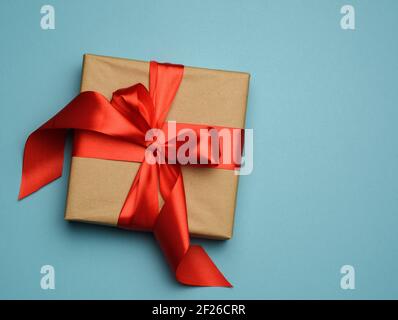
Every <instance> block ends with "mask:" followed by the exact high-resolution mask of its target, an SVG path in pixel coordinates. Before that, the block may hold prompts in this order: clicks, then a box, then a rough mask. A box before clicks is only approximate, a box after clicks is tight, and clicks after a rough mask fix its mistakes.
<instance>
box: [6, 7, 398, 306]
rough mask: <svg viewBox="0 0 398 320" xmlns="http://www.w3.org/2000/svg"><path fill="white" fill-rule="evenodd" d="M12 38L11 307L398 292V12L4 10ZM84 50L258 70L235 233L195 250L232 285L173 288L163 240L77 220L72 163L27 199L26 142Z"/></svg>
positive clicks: (75, 71)
mask: <svg viewBox="0 0 398 320" xmlns="http://www.w3.org/2000/svg"><path fill="white" fill-rule="evenodd" d="M44 4H51V5H53V6H54V7H55V11H56V30H50V31H44V30H41V28H40V19H41V14H40V8H41V6H42V5H44ZM344 4H352V5H354V7H355V9H356V30H355V31H345V30H342V29H341V28H340V19H341V16H342V15H341V14H340V8H341V7H342V6H343V5H344ZM0 27H1V28H0V36H1V44H0V49H1V50H0V97H1V102H0V115H1V117H0V120H1V126H0V132H1V135H0V139H1V140H0V141H1V157H0V170H1V184H0V188H1V194H0V205H1V206H0V297H1V298H29V299H30V298H38V299H48V298H56V299H64V298H132V299H136V298H148V299H150V298H152V299H155V298H176V299H180V298H181V299H202V298H221V299H224V298H225V299H231V298H253V299H257V298H262V299H295V298H300V299H301V298H303V299H317V298H318V299H325V298H336V299H353V298H354V299H360V298H376V299H378V298H398V254H397V240H398V235H397V226H398V195H397V190H398V161H397V160H398V148H397V147H398V142H397V135H398V125H397V120H398V108H397V103H398V88H397V74H398V73H397V71H398V60H397V58H398V43H397V32H398V2H397V1H393V0H391V1H376V0H373V1H370V0H369V1H366V0H361V1H354V0H344V1H326V0H324V1H319V0H306V1H281V0H273V1H264V0H259V1H226V0H225V1H214V0H206V1H203V0H201V1H182V0H181V1H128V0H123V1H122V0H119V1H114V0H113V1H99V0H95V1H94V0H85V1H81V0H73V1H71V0H68V1H60V0H58V1H56V0H49V1H33V0H30V1H25V0H12V1H11V0H3V1H1V3H0ZM84 53H95V54H102V55H110V56H118V57H130V58H135V59H141V60H150V59H157V60H159V61H169V62H178V63H182V64H186V65H192V66H202V67H208V68H217V69H227V70H228V69H229V70H240V71H247V72H250V73H251V75H252V78H251V84H250V96H249V105H248V114H247V127H248V128H254V130H255V159H254V160H255V163H254V172H253V174H252V175H250V176H244V177H242V178H241V180H240V185H239V193H238V202H237V209H236V223H235V233H234V237H233V239H232V240H230V241H227V242H214V241H199V242H200V243H201V244H203V245H204V246H205V248H206V249H207V251H208V252H209V254H210V255H211V256H212V257H213V259H214V261H215V262H216V263H217V264H218V266H219V267H220V269H222V270H223V272H224V273H225V274H226V275H227V277H228V279H230V280H231V282H232V283H233V284H234V286H235V287H234V288H233V289H226V288H188V287H184V286H180V285H178V284H177V283H176V282H175V281H174V278H173V277H172V275H171V273H170V272H169V269H168V267H167V266H166V263H165V261H164V259H163V256H162V254H161V252H160V250H159V249H158V247H157V244H156V243H155V241H154V240H153V238H152V237H151V235H150V234H142V233H132V232H126V231H121V230H117V229H112V228H107V227H101V226H94V225H85V224H79V223H68V222H66V221H64V220H63V214H64V208H65V196H66V191H67V180H68V174H69V172H68V170H69V164H67V165H66V170H65V171H64V176H63V177H62V178H61V179H59V180H57V181H56V182H54V183H52V184H51V185H49V186H47V187H45V188H44V189H42V190H41V191H40V192H38V193H36V194H34V195H33V196H31V197H29V198H27V199H25V200H23V201H21V202H18V201H17V194H18V189H19V181H20V173H21V165H22V163H21V162H22V150H23V145H24V141H25V138H26V137H27V135H28V133H29V132H31V131H32V130H34V129H35V128H37V127H38V126H39V125H40V124H41V123H43V122H44V121H46V120H47V119H48V118H49V117H50V116H52V115H53V114H54V113H56V112H57V111H58V110H59V109H60V108H61V107H62V106H64V105H65V104H66V103H67V102H68V101H69V100H70V99H71V98H72V97H73V96H74V95H76V94H77V93H78V91H79V85H80V72H81V62H82V55H83V54H84ZM69 151H70V147H69ZM45 264H51V265H53V266H54V267H55V271H56V289H55V290H47V291H45V290H42V289H41V288H40V279H41V276H42V275H41V274H40V268H41V266H42V265H45ZM345 264H350V265H353V266H354V267H355V270H356V289H355V290H342V289H341V288H340V278H341V277H342V275H341V274H340V267H341V266H342V265H345Z"/></svg>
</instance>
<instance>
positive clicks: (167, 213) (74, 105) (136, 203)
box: [19, 62, 231, 287]
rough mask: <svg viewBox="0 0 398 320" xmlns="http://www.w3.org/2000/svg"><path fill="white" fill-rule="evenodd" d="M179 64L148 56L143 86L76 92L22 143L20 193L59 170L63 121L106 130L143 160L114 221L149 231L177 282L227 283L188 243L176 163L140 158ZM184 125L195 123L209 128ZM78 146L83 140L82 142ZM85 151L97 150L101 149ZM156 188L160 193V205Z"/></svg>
mask: <svg viewBox="0 0 398 320" xmlns="http://www.w3.org/2000/svg"><path fill="white" fill-rule="evenodd" d="M183 72H184V67H183V66H182V65H171V64H159V63H156V62H151V63H150V73H149V74H150V84H149V92H148V90H147V89H146V88H145V87H144V86H143V85H142V84H136V85H134V86H132V87H129V88H126V89H120V90H117V91H116V92H114V94H113V97H112V100H111V101H110V102H109V101H108V100H107V99H106V98H105V97H104V96H102V95H101V94H100V93H98V92H93V91H87V92H83V93H81V94H79V95H78V96H77V97H76V98H75V99H74V100H72V101H71V102H70V103H69V104H68V105H67V106H66V107H65V108H63V109H62V110H61V111H60V112H59V113H58V114H56V115H55V116H54V117H53V118H51V119H50V120H49V121H47V122H46V123H45V124H44V125H42V126H41V127H40V128H39V129H37V130H36V131H34V132H33V133H32V134H31V135H30V136H29V138H28V140H27V142H26V144H25V150H24V160H23V170H22V181H21V188H20V194H19V199H22V198H24V197H26V196H28V195H30V194H31V193H33V192H35V191H36V190H38V189H40V188H41V187H43V186H45V185H46V184H48V183H50V182H51V181H53V180H55V179H57V178H59V177H60V176H61V175H62V166H63V158H64V146H65V138H66V134H67V131H68V129H77V130H84V132H92V133H93V134H94V135H98V133H100V134H101V136H103V135H105V136H103V137H105V138H109V139H114V140H115V139H116V140H117V141H119V143H124V144H128V145H129V146H130V147H131V146H134V155H133V158H134V159H135V161H140V162H142V163H141V166H140V168H139V171H138V173H137V175H136V177H135V179H134V181H133V184H132V186H131V188H130V191H129V193H128V196H127V198H126V200H125V203H124V206H123V208H122V211H121V213H120V216H119V220H118V226H119V227H122V228H127V229H134V230H147V231H152V232H153V233H154V235H155V237H156V239H157V240H158V242H159V244H160V247H161V248H162V250H163V252H164V254H165V256H166V258H167V260H168V261H169V263H170V265H171V267H172V269H173V271H174V272H175V276H176V279H177V280H178V281H179V282H181V283H183V284H186V285H194V286H223V287H231V284H230V283H229V282H228V281H227V280H226V279H225V277H224V276H223V275H222V273H221V272H220V271H219V270H218V269H217V267H216V266H215V264H214V263H213V262H212V261H211V259H210V257H209V256H208V255H207V254H206V252H205V251H204V250H203V248H202V247H200V246H197V245H191V244H190V239H189V233H188V221H187V209H186V202H185V193H184V184H183V177H182V173H181V167H180V164H178V163H177V164H169V163H165V164H159V163H156V164H149V163H148V162H147V161H144V153H145V149H146V147H147V146H148V142H147V141H145V134H146V132H147V131H148V130H150V129H152V128H164V126H165V119H166V116H167V113H168V111H169V109H170V106H171V103H172V101H173V99H174V97H175V95H176V93H177V90H178V88H179V85H180V83H181V80H182V77H183ZM179 125H181V124H179ZM182 126H183V127H185V128H190V129H193V130H195V131H198V129H199V128H207V126H200V125H185V124H184V125H182ZM98 136H99V135H98ZM167 143H170V142H167ZM167 143H166V145H167ZM80 149H84V148H83V147H82V146H81V147H80ZM94 149H95V150H97V148H94ZM111 149H112V152H114V153H115V155H114V156H113V158H114V159H120V158H125V157H126V156H120V150H119V151H117V149H118V148H117V146H116V145H115V146H111ZM108 151H109V150H108ZM86 152H88V153H90V152H91V153H97V154H98V153H99V154H101V152H102V151H98V150H97V151H93V150H91V151H90V150H88V151H87V150H86ZM112 152H111V153H112ZM83 153H84V152H83ZM118 153H119V154H118ZM199 156H200V155H199ZM127 158H129V157H128V156H127ZM158 190H160V194H161V195H162V198H163V200H164V205H163V206H162V208H161V209H160V208H159V202H158Z"/></svg>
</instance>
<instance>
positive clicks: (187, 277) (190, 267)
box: [176, 245, 232, 288]
mask: <svg viewBox="0 0 398 320" xmlns="http://www.w3.org/2000/svg"><path fill="white" fill-rule="evenodd" d="M176 278H177V280H178V281H179V282H180V283H182V284H184V285H189V286H200V287H227V288H232V284H231V283H230V282H229V281H228V280H227V279H226V278H225V277H224V275H223V274H222V273H221V272H220V271H219V270H218V268H217V267H216V265H215V264H214V263H213V261H211V259H210V257H209V256H208V255H207V253H206V252H205V251H204V250H203V248H202V247H200V246H196V245H195V246H190V247H189V249H188V251H187V253H186V254H185V256H184V257H183V259H182V260H181V262H180V264H179V265H178V267H177V270H176Z"/></svg>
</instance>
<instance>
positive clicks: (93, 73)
mask: <svg viewBox="0 0 398 320" xmlns="http://www.w3.org/2000/svg"><path fill="white" fill-rule="evenodd" d="M249 78H250V75H249V74H248V73H243V72H231V71H221V70H210V69H203V68H194V67H187V66H185V68H184V76H183V80H182V82H181V85H180V88H179V89H178V92H177V94H176V97H175V99H174V101H173V103H172V105H171V109H170V111H169V113H168V115H167V119H166V120H168V121H176V122H177V123H192V124H207V125H210V126H222V127H232V128H244V125H245V114H246V104H247V96H248V87H249ZM148 80H149V62H143V61H136V60H128V59H121V58H112V57H104V56H97V55H91V54H86V55H85V56H84V60H83V73H82V82H81V91H82V92H83V91H97V92H100V93H102V94H103V95H104V96H105V97H106V98H108V99H110V98H111V97H112V93H113V92H114V91H115V90H117V89H120V88H125V87H129V86H131V85H133V84H136V83H142V84H143V85H145V86H146V87H147V88H148ZM90 138H91V137H90V135H88V134H86V133H85V132H80V131H77V132H75V137H74V139H75V142H78V141H77V140H79V139H80V141H84V140H87V139H90ZM139 166H140V163H139V162H129V161H115V160H104V159H96V158H83V157H77V156H73V157H72V163H71V170H70V178H69V190H68V197H67V205H66V213H65V219H67V220H74V221H81V222H88V223H97V224H105V225H110V226H117V222H118V217H119V214H120V212H121V209H122V207H123V204H124V201H125V198H126V196H127V194H128V192H129V189H130V186H131V184H132V182H133V180H134V177H135V175H136V173H137V171H138V169H139ZM182 173H183V179H184V188H185V196H186V202H187V211H188V227H189V233H190V235H191V236H195V237H201V238H212V239H230V238H231V237H232V231H233V223H234V213H235V203H236V194H237V188H238V179H239V176H238V175H236V174H235V172H234V170H227V169H220V168H217V169H214V168H198V167H195V166H182Z"/></svg>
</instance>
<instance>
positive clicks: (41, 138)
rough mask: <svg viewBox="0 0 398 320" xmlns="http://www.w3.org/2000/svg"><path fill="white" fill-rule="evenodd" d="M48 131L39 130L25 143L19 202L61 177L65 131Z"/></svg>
mask: <svg viewBox="0 0 398 320" xmlns="http://www.w3.org/2000/svg"><path fill="white" fill-rule="evenodd" d="M48 130H49V129H39V130H37V131H35V132H33V133H32V134H31V135H30V136H29V138H28V140H27V141H26V144H25V150H24V157H23V167H22V179H21V187H20V190H19V195H18V199H19V200H20V199H23V198H25V197H26V196H28V195H30V194H31V193H33V192H35V191H37V190H39V189H40V188H41V187H43V186H45V185H47V184H49V183H50V182H52V181H54V180H56V179H58V178H59V177H60V176H61V175H62V167H63V162H64V161H63V160H64V146H65V139H66V134H67V130H66V129H60V130H51V131H53V132H51V133H48V132H47V131H48Z"/></svg>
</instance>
